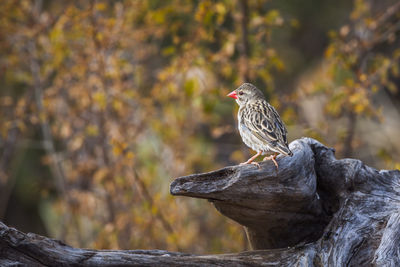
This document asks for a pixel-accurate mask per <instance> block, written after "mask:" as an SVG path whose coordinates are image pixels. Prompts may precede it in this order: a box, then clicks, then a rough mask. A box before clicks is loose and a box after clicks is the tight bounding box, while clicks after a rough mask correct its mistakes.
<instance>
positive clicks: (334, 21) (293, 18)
mask: <svg viewBox="0 0 400 267" xmlns="http://www.w3.org/2000/svg"><path fill="white" fill-rule="evenodd" d="M399 34H400V2H399V1H395V0H354V1H348V0H337V1H334V2H333V1H328V0H318V1H317V0H302V1H289V0H280V1H277V0H254V1H246V0H233V1H230V0H222V1H211V0H203V1H200V0H198V1H186V0H149V1H139V0H136V1H122V0H120V1H94V0H93V1H78V0H75V1H74V0H72V1H50V0H5V1H2V5H1V10H0V53H1V57H0V130H1V132H0V220H1V221H3V222H5V223H6V224H8V225H10V226H14V227H17V228H18V229H19V230H22V231H30V232H35V233H39V234H42V235H46V236H49V237H52V238H57V239H62V240H64V241H65V242H67V243H68V244H70V245H72V246H78V247H90V248H95V249H103V248H104V249H156V248H157V249H168V250H174V251H177V250H178V251H184V252H191V253H222V252H237V251H242V250H245V249H248V245H247V243H246V242H247V241H246V237H245V234H244V231H243V229H242V228H241V227H240V226H239V225H237V224H236V223H234V222H232V221H230V220H229V219H227V218H225V217H223V216H221V215H220V214H218V213H217V211H216V210H215V209H214V208H213V207H212V205H211V204H210V203H208V202H206V201H202V200H195V199H189V198H180V197H172V196H170V195H169V184H170V182H171V181H172V180H173V178H175V177H178V176H182V175H188V174H191V173H194V172H207V171H211V170H214V169H217V168H221V167H223V166H227V165H233V164H237V163H239V162H242V161H244V160H245V159H247V158H248V157H249V156H250V155H252V153H253V152H252V151H250V150H249V149H248V148H246V146H245V145H244V144H243V143H242V141H241V139H240V136H239V133H238V131H237V130H236V123H237V122H236V112H237V105H236V103H235V102H234V101H233V100H232V99H230V98H227V97H226V94H227V93H229V92H230V91H232V90H233V89H235V88H236V87H237V86H239V85H240V84H241V83H243V82H246V81H249V82H252V83H254V84H255V85H256V86H257V87H258V88H260V89H261V90H262V91H263V92H264V93H265V95H266V98H267V100H268V101H269V102H270V103H271V104H272V105H274V106H275V107H276V108H277V110H278V111H279V113H280V114H281V117H282V119H283V120H284V122H285V123H286V125H287V127H288V131H289V141H293V140H294V139H297V138H300V137H302V136H309V137H313V138H316V139H317V140H319V141H321V142H323V143H324V144H325V145H327V146H331V147H334V148H335V149H336V155H337V157H338V158H343V157H354V158H358V159H361V160H362V161H364V162H365V163H366V164H368V165H370V166H372V167H374V168H378V169H381V168H385V169H395V168H397V169H399V168H400V152H399V148H400V137H399V130H400V91H399V85H400V77H399V58H400V49H399V48H400V46H399V44H400V37H399Z"/></svg>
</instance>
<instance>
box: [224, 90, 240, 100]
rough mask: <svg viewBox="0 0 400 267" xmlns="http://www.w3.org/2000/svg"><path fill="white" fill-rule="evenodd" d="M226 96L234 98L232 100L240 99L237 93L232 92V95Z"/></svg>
mask: <svg viewBox="0 0 400 267" xmlns="http://www.w3.org/2000/svg"><path fill="white" fill-rule="evenodd" d="M226 96H229V97H232V98H234V99H237V98H238V97H237V94H236V92H235V91H232V92H230V93H229V94H227V95H226Z"/></svg>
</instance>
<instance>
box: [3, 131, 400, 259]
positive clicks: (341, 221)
mask: <svg viewBox="0 0 400 267" xmlns="http://www.w3.org/2000/svg"><path fill="white" fill-rule="evenodd" d="M290 147H291V149H292V151H293V152H294V156H293V157H278V163H279V170H278V171H276V170H275V166H274V165H273V164H272V163H271V162H263V163H261V169H257V168H256V167H255V166H252V165H246V166H232V167H226V168H223V169H221V170H217V171H214V172H209V173H203V174H194V175H190V176H186V177H181V178H178V179H176V180H175V181H174V182H173V183H172V184H171V194H173V195H183V196H190V197H197V198H205V199H208V200H210V201H211V202H212V203H213V205H214V206H215V207H216V208H217V209H218V210H219V211H220V212H221V213H222V214H223V215H225V216H227V217H229V218H231V219H233V220H235V221H237V222H238V223H240V224H242V225H243V226H244V227H245V228H246V230H247V233H248V237H249V241H250V243H251V245H252V247H253V248H255V249H258V250H254V251H249V252H243V253H237V254H225V255H204V256H198V255H191V254H185V253H177V252H168V251H160V250H147V251H146V250H129V251H117V250H114V251H111V250H109V251H107V250H88V249H78V248H72V247H69V246H67V245H65V244H63V243H62V242H60V241H57V240H52V239H48V238H45V237H41V236H38V235H35V234H24V233H21V232H19V231H18V230H15V229H13V228H9V227H7V226H6V225H4V224H2V223H0V266H3V265H4V266H15V265H16V264H22V265H29V266H35V265H39V266H65V265H74V266H115V265H118V266H119V265H131V266H134V265H137V266H204V265H206V266H271V265H279V266H297V265H301V266H365V265H376V266H400V172H399V171H377V170H375V169H373V168H370V167H368V166H365V165H364V164H363V163H362V162H361V161H359V160H355V159H343V160H337V159H335V157H334V150H333V149H330V148H327V147H325V146H323V145H322V144H321V143H319V142H317V141H315V140H313V139H310V138H303V139H300V140H296V141H294V142H292V143H291V144H290ZM288 246H290V248H288ZM260 249H263V250H260Z"/></svg>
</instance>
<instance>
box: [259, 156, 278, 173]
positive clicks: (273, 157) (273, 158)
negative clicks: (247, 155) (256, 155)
mask: <svg viewBox="0 0 400 267" xmlns="http://www.w3.org/2000/svg"><path fill="white" fill-rule="evenodd" d="M276 156H277V155H271V156H267V157H265V158H264V159H263V161H266V160H272V161H273V162H274V165H275V167H276V170H277V171H278V169H279V165H278V162H276V160H275V158H276Z"/></svg>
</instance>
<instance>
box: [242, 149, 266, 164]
mask: <svg viewBox="0 0 400 267" xmlns="http://www.w3.org/2000/svg"><path fill="white" fill-rule="evenodd" d="M260 155H261V151H260V152H257V154H255V155H254V156H252V157H251V158H249V159H248V160H247V161H246V162H243V163H240V165H245V164H254V165H256V166H257V167H258V168H260V164H258V163H257V162H253V160H255V159H256V158H257V157H258V156H260Z"/></svg>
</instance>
